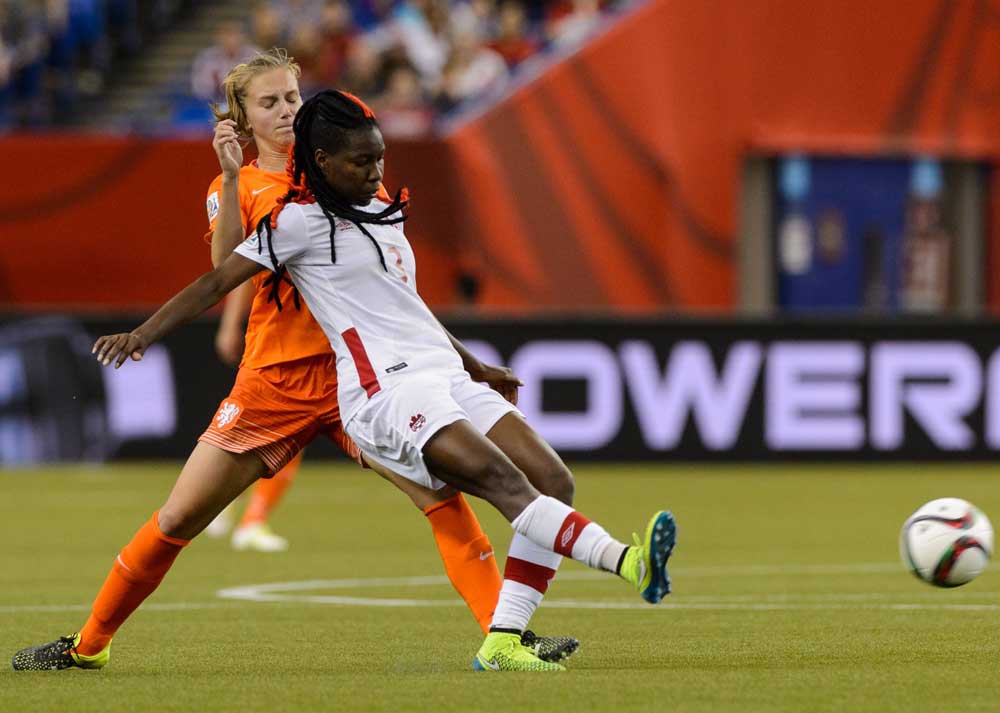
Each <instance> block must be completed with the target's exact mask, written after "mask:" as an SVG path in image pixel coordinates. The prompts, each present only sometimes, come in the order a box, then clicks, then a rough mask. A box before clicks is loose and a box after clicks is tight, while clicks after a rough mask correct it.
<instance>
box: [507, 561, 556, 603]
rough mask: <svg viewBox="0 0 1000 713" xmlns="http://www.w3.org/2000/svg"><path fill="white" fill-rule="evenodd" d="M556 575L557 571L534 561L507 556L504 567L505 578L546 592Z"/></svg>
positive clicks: (543, 592)
mask: <svg viewBox="0 0 1000 713" xmlns="http://www.w3.org/2000/svg"><path fill="white" fill-rule="evenodd" d="M555 576H556V571H555V570H554V569H550V568H549V567H543V566H542V565H540V564H535V563H534V562H528V561H527V560H521V559H518V558H517V557H511V556H509V555H508V556H507V564H506V565H504V568H503V578H504V579H510V580H512V581H514V582H520V583H521V584H523V585H525V586H527V587H531V588H532V589H534V590H535V591H536V592H539V593H541V594H545V592H546V591H548V588H549V582H551V581H552V579H553V578H554V577H555Z"/></svg>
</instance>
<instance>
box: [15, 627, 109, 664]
mask: <svg viewBox="0 0 1000 713" xmlns="http://www.w3.org/2000/svg"><path fill="white" fill-rule="evenodd" d="M79 645H80V635H79V634H70V635H69V636H60V637H59V638H58V639H56V640H55V641H52V642H50V643H48V644H42V645H40V646H29V647H28V648H26V649H21V650H20V651H18V652H17V653H16V654H14V658H13V659H11V662H10V663H11V665H12V666H13V667H14V670H15V671H61V670H62V669H65V668H95V669H96V668H104V667H105V666H107V665H108V661H109V660H110V659H111V643H110V642H109V643H108V645H107V646H105V647H104V649H103V650H102V651H99V652H98V653H96V654H94V655H93V656H84V655H83V654H81V653H77V651H76V647H77V646H79Z"/></svg>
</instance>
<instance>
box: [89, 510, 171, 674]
mask: <svg viewBox="0 0 1000 713" xmlns="http://www.w3.org/2000/svg"><path fill="white" fill-rule="evenodd" d="M157 514H158V513H156V512H154V513H153V517H152V518H151V519H150V520H149V522H147V523H146V524H145V525H143V526H142V527H140V528H139V531H138V532H137V533H135V536H134V537H133V538H132V541H131V542H129V543H128V544H127V545H125V548H124V549H123V550H122V551H121V552H120V553H119V554H118V557H117V559H115V563H114V565H113V566H112V567H111V572H110V573H109V574H108V578H107V579H105V580H104V586H102V587H101V591H100V592H99V593H98V594H97V599H95V600H94V606H93V608H92V609H91V612H90V618H89V619H87V623H86V624H85V625H84V627H83V629H81V630H80V645H79V646H78V647H77V651H79V652H80V653H81V654H83V655H84V656H93V655H94V654H97V653H99V652H100V651H101V650H103V649H104V647H105V646H107V645H108V643H109V642H110V641H111V637H113V636H114V635H115V632H116V631H118V627H120V626H121V625H122V624H123V623H125V620H126V619H128V617H129V616H130V615H131V614H132V612H134V611H135V610H136V609H137V608H138V606H139V605H140V604H142V603H143V601H145V599H146V597H148V596H149V595H150V594H152V593H153V591H154V590H155V589H156V588H157V587H158V586H159V584H160V582H161V581H163V577H164V576H166V574H167V570H169V569H170V566H171V565H172V564H173V563H174V560H175V559H177V555H179V554H180V551H181V550H182V549H183V548H184V546H185V545H187V544H188V543H189V542H190V540H180V539H178V538H176V537H168V536H167V535H164V534H163V533H162V532H160V526H159V524H158V521H157Z"/></svg>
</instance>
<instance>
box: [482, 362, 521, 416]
mask: <svg viewBox="0 0 1000 713" xmlns="http://www.w3.org/2000/svg"><path fill="white" fill-rule="evenodd" d="M471 376H472V380H473V381H481V382H482V383H484V384H486V385H487V386H489V387H490V388H491V389H493V390H494V391H496V392H497V393H498V394H500V395H501V396H503V397H504V398H505V399H507V400H508V401H510V402H511V403H512V404H514V405H515V406H517V390H518V388H519V387H521V386H524V384H523V383H522V382H521V380H520V379H518V378H517V377H516V376H514V372H513V371H511V370H510V369H508V368H507V367H505V366H493V365H492V364H483V365H482V366H481V367H480V368H478V369H476V372H475V373H474V374H471Z"/></svg>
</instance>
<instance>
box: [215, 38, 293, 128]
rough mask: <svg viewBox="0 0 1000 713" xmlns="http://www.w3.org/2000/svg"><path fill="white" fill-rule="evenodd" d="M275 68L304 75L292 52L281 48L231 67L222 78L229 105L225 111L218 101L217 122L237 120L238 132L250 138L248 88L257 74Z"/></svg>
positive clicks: (275, 48) (216, 108)
mask: <svg viewBox="0 0 1000 713" xmlns="http://www.w3.org/2000/svg"><path fill="white" fill-rule="evenodd" d="M272 69H287V70H288V71H289V72H291V73H292V74H293V75H294V76H295V78H296V79H298V78H299V77H300V76H301V75H302V70H301V69H300V68H299V65H298V62H296V61H295V60H294V59H293V58H292V57H289V56H288V52H286V51H285V50H283V49H282V48H280V47H273V48H271V49H269V50H268V51H267V52H259V53H257V54H256V55H254V57H253V58H252V59H251V60H250V61H249V62H244V63H242V64H238V65H236V66H235V67H233V68H232V69H231V70H229V74H227V75H226V78H225V79H223V80H222V89H223V91H224V92H225V94H226V108H225V110H222V109H221V108H220V107H219V106H218V105H217V104H213V105H212V113H213V114H215V119H216V121H223V120H224V119H232V120H233V121H235V122H236V131H237V133H238V134H239V135H240V136H242V137H244V138H247V139H249V138H250V137H252V136H253V129H251V128H250V124H249V122H248V121H247V112H246V105H245V104H244V102H245V100H246V97H247V87H249V86H250V82H251V80H253V78H254V77H256V76H258V75H261V74H263V73H264V72H270V71H271V70H272Z"/></svg>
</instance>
